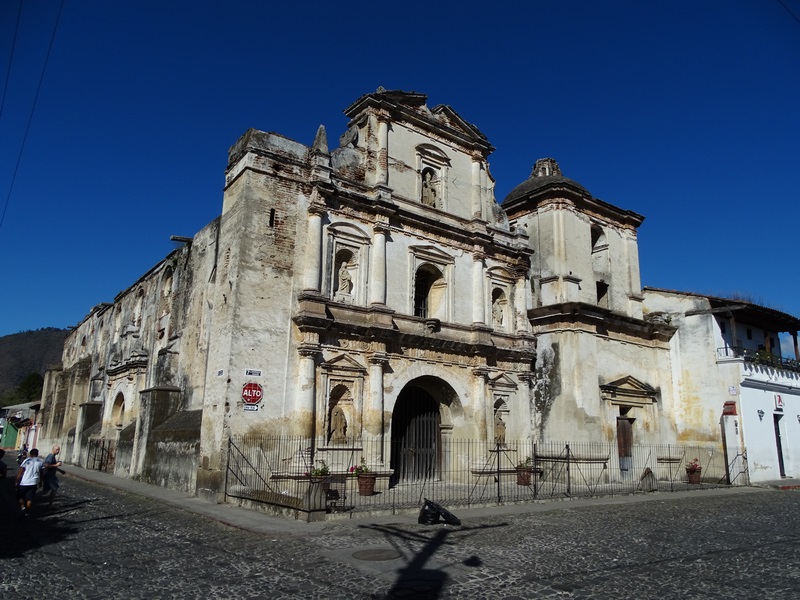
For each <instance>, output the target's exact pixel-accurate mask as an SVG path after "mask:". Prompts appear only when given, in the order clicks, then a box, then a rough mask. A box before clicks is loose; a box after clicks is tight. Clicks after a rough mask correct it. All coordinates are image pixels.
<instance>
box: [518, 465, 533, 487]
mask: <svg viewBox="0 0 800 600" xmlns="http://www.w3.org/2000/svg"><path fill="white" fill-rule="evenodd" d="M517 485H523V486H525V487H529V486H530V485H531V470H530V469H517Z"/></svg>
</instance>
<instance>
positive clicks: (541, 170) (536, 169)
mask: <svg viewBox="0 0 800 600" xmlns="http://www.w3.org/2000/svg"><path fill="white" fill-rule="evenodd" d="M555 189H559V190H563V191H565V192H572V193H573V194H578V195H579V196H584V197H588V198H591V194H590V193H589V191H588V190H587V189H586V188H585V187H583V186H582V185H580V184H579V183H576V182H574V181H573V180H572V179H568V178H566V177H564V176H563V175H562V174H561V167H559V166H558V163H557V162H556V161H555V159H553V158H540V159H539V160H537V161H536V164H535V165H533V169H532V170H531V176H530V177H529V178H528V179H527V181H523V182H522V183H520V184H519V185H518V186H517V187H515V188H514V189H513V190H511V191H510V192H509V194H508V196H506V197H505V200H503V202H502V206H503V207H504V208H505V207H507V206H509V205H514V204H516V203H518V202H519V201H521V200H524V199H525V198H528V197H530V196H538V195H540V194H542V193H544V192H545V191H548V190H555Z"/></svg>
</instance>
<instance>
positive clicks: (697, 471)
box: [686, 458, 703, 483]
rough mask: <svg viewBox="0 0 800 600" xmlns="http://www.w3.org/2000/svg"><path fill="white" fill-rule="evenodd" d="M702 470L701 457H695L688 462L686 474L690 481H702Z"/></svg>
mask: <svg viewBox="0 0 800 600" xmlns="http://www.w3.org/2000/svg"><path fill="white" fill-rule="evenodd" d="M702 471H703V468H702V467H701V466H700V460H699V459H697V458H695V459H692V460H690V461H689V462H688V463H686V476H687V477H688V478H689V483H700V477H701V473H702Z"/></svg>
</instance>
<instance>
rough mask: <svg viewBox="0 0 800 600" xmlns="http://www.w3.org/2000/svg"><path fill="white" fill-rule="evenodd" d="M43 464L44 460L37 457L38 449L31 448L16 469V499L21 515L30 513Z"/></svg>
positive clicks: (25, 515) (24, 515)
mask: <svg viewBox="0 0 800 600" xmlns="http://www.w3.org/2000/svg"><path fill="white" fill-rule="evenodd" d="M43 465H44V461H43V460H42V459H41V458H39V450H37V449H36V448H31V451H30V453H29V454H28V458H26V459H25V460H23V461H22V464H21V465H20V466H19V469H18V470H17V480H16V486H17V499H18V500H19V507H20V514H21V515H22V516H23V517H27V516H29V515H30V513H31V507H32V506H33V499H34V498H35V497H36V488H37V487H38V486H39V477H40V476H41V472H42V466H43Z"/></svg>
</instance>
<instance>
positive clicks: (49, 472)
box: [42, 446, 64, 506]
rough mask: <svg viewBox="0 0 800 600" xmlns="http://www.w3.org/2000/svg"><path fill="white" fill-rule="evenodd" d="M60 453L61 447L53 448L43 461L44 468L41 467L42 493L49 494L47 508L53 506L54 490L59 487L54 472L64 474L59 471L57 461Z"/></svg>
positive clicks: (58, 462) (59, 462) (59, 463)
mask: <svg viewBox="0 0 800 600" xmlns="http://www.w3.org/2000/svg"><path fill="white" fill-rule="evenodd" d="M59 452H61V446H53V449H52V450H51V451H50V454H48V455H47V458H45V459H44V466H43V467H42V489H43V490H44V493H45V494H46V493H47V492H50V501H49V502H48V505H49V506H53V500H54V499H55V497H56V490H58V486H59V485H61V484H60V483H59V482H58V477H56V472H58V473H64V471H62V470H61V468H60V467H61V465H62V462H61V461H60V460H58V453H59Z"/></svg>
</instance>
